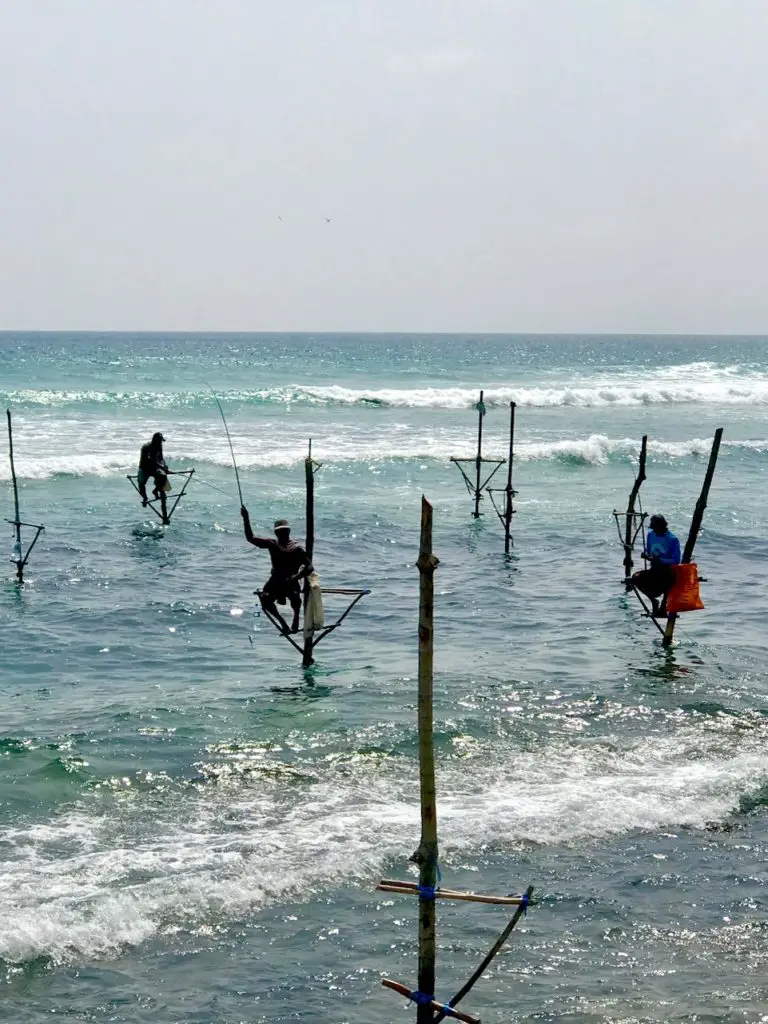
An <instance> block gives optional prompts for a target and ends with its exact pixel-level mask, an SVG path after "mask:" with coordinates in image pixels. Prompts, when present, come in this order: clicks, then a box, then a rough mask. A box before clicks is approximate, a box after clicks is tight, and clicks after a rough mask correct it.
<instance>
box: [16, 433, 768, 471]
mask: <svg viewBox="0 0 768 1024" xmlns="http://www.w3.org/2000/svg"><path fill="white" fill-rule="evenodd" d="M112 431H114V428H112ZM179 433H181V431H179ZM79 436H80V432H79V431H78V430H77V429H75V430H72V431H68V430H67V429H66V428H62V429H61V430H60V431H58V432H57V433H55V434H52V435H49V436H46V437H45V438H44V439H42V438H41V439H38V440H37V441H36V442H35V443H34V444H32V445H29V444H28V445H27V447H28V448H29V447H32V448H33V449H34V450H36V451H45V452H46V454H45V455H36V456H33V457H29V456H28V455H26V454H19V455H17V458H16V472H17V474H18V476H19V478H20V479H22V480H46V479H50V478H51V477H55V476H75V477H78V476H80V477H101V478H104V477H119V476H125V475H126V474H128V473H135V472H136V461H137V460H136V455H137V452H136V450H135V449H127V448H125V447H122V444H123V443H124V439H123V438H121V437H118V436H115V437H114V438H112V437H110V431H108V430H106V429H105V430H104V431H102V432H101V433H100V435H99V437H98V439H96V441H95V442H94V443H92V444H91V452H90V453H89V454H87V455H74V454H71V453H72V451H73V450H75V447H76V445H77V444H78V438H79ZM506 446H507V440H506V439H505V438H503V437H501V436H498V435H493V434H487V435H486V438H485V453H486V455H487V456H489V457H498V458H503V457H504V456H505V455H506ZM711 446H712V439H711V438H706V437H704V438H701V437H694V438H689V439H686V440H681V441H658V440H652V441H649V442H648V451H649V454H650V456H651V458H658V459H663V460H677V459H687V458H691V457H694V456H703V455H708V454H709V451H710V448H711ZM722 448H723V451H724V452H727V451H733V452H735V453H738V452H741V453H743V454H746V455H762V454H764V453H766V452H768V439H759V438H757V439H747V440H741V441H731V440H725V441H723V445H722ZM638 451H639V442H638V440H637V438H631V437H623V438H611V437H608V436H607V435H605V434H590V435H589V436H588V437H582V438H564V439H562V440H558V441H550V440H547V441H518V442H517V443H516V445H515V459H516V460H518V461H520V462H539V461H553V460H554V461H562V462H572V463H577V464H578V463H581V464H583V465H585V466H589V465H593V466H595V465H603V464H605V463H607V462H609V461H610V460H611V459H618V458H627V459H629V458H632V459H634V458H636V456H637V453H638ZM315 453H316V455H317V457H318V458H320V459H322V461H323V463H324V464H325V465H328V466H330V465H334V464H345V463H346V464H349V463H363V464H380V463H385V462H391V461H403V460H413V461H435V462H445V461H446V460H447V459H448V458H449V457H450V456H457V457H460V458H472V457H473V456H474V454H475V445H474V441H473V440H472V438H471V437H469V436H468V435H467V432H466V431H458V430H440V431H425V430H423V429H422V430H419V429H412V430H409V431H405V432H403V431H399V430H388V429H383V430H381V431H377V432H376V433H375V434H370V433H365V432H354V431H352V432H349V433H348V434H345V435H343V436H342V435H338V436H333V435H329V436H327V437H326V438H324V440H323V443H322V444H321V445H320V444H316V445H315ZM305 455H306V441H305V440H304V438H303V437H299V436H294V437H292V436H290V434H287V433H285V432H283V433H281V434H280V435H279V436H273V435H270V436H266V437H265V436H259V437H256V438H254V437H246V438H238V444H237V461H238V465H239V467H240V469H241V470H243V471H248V470H257V469H285V468H290V467H293V466H297V465H299V464H300V463H301V462H302V461H303V459H304V457H305ZM169 460H170V462H171V465H175V466H179V467H185V466H189V465H195V466H197V467H198V468H200V467H204V466H206V465H208V466H216V467H221V468H227V469H229V468H230V467H231V465H232V455H231V453H230V451H229V447H228V446H227V443H226V438H222V437H216V438H211V437H209V436H207V435H204V434H198V435H197V436H195V434H194V433H193V432H192V431H191V430H189V429H188V430H187V432H186V436H185V437H184V443H183V445H180V446H179V447H178V448H177V449H176V450H174V451H173V452H172V453H170V452H169ZM9 479H10V466H9V464H8V463H6V462H0V481H1V480H9Z"/></svg>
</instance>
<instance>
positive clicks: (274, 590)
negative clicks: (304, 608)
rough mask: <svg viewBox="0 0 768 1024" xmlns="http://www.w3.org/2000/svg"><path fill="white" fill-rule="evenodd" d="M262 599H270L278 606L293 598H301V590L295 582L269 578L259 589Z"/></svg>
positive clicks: (274, 577)
mask: <svg viewBox="0 0 768 1024" xmlns="http://www.w3.org/2000/svg"><path fill="white" fill-rule="evenodd" d="M261 593H262V594H263V596H264V597H271V598H272V600H273V601H277V603H278V604H285V602H286V601H290V600H291V598H293V597H301V588H300V587H299V584H298V582H297V581H296V580H284V579H281V578H280V577H276V576H270V577H269V579H268V580H267V582H266V583H265V584H264V586H263V587H262V589H261Z"/></svg>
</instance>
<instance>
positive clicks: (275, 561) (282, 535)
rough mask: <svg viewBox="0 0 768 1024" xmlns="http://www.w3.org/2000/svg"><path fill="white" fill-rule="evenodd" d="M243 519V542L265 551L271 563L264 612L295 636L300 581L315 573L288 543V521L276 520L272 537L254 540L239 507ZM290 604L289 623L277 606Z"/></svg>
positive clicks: (300, 549) (298, 548) (304, 554)
mask: <svg viewBox="0 0 768 1024" xmlns="http://www.w3.org/2000/svg"><path fill="white" fill-rule="evenodd" d="M240 515H241V516H242V517H243V527H244V529H245V539H246V540H247V541H248V542H249V543H250V544H253V545H254V547H257V548H267V550H268V551H269V557H270V559H271V561H272V575H271V576H270V577H269V579H268V580H267V582H266V583H265V584H264V586H263V587H262V590H261V594H260V597H261V604H262V607H263V608H264V610H265V611H267V612H269V614H270V615H273V616H274V617H275V618H276V619H277V620H278V621H279V622H280V624H281V626H282V628H283V630H284V631H285V632H286V633H297V632H298V630H299V613H300V611H301V580H303V579H304V578H305V577H306V576H309V574H310V573H311V572H314V570H313V568H312V563H311V562H310V560H309V557H308V555H307V552H306V551H305V550H304V548H303V547H301V545H300V544H297V543H296V541H295V540H291V527H290V524H289V522H288V520H287V519H277V520H276V521H275V536H274V537H255V536H254V535H253V530H252V529H251V520H250V517H249V515H248V509H247V508H246V507H245V506H244V505H243V506H241V508H240ZM286 601H288V602H290V605H291V608H292V609H293V623H292V625H291V628H290V629H289V628H288V623H287V622H286V621H285V619H284V618H283V617H282V615H281V614H280V612H279V611H278V610H277V605H278V604H285V602H286Z"/></svg>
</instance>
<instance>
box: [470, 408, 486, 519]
mask: <svg viewBox="0 0 768 1024" xmlns="http://www.w3.org/2000/svg"><path fill="white" fill-rule="evenodd" d="M484 415H485V406H484V405H483V392H482V391H481V392H480V401H479V402H478V403H477V456H476V457H475V511H474V512H473V513H472V515H473V516H474V517H475V519H479V518H480V500H481V498H482V493H481V490H480V487H481V481H482V471H483V416H484Z"/></svg>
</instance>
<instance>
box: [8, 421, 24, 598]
mask: <svg viewBox="0 0 768 1024" xmlns="http://www.w3.org/2000/svg"><path fill="white" fill-rule="evenodd" d="M5 414H6V416H7V417H8V455H9V457H10V460H11V480H12V481H13V515H14V521H13V525H14V526H15V528H16V543H15V545H14V548H13V553H14V555H15V556H16V558H15V561H16V576H17V578H18V580H19V583H21V582H23V579H24V556H23V554H22V552H21V517H20V515H19V485H18V482H17V480H16V465H15V463H14V461H13V427H12V425H11V410H10V409H6V410H5Z"/></svg>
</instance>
